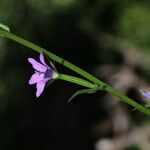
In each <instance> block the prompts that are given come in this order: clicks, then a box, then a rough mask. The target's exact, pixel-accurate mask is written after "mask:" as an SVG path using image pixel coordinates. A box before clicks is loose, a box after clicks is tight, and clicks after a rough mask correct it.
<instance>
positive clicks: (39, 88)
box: [36, 80, 46, 97]
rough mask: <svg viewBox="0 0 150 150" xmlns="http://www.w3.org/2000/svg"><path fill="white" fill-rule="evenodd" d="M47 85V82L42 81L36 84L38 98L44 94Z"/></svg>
mask: <svg viewBox="0 0 150 150" xmlns="http://www.w3.org/2000/svg"><path fill="white" fill-rule="evenodd" d="M45 84H46V81H45V80H42V81H40V82H38V83H37V84H36V88H37V91H36V97H39V96H40V95H41V94H42V92H43V91H44V87H45Z"/></svg>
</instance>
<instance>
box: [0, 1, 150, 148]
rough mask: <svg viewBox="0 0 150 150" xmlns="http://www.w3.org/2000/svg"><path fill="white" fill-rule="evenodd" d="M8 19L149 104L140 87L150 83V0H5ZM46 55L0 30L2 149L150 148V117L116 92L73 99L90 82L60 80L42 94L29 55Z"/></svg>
mask: <svg viewBox="0 0 150 150" xmlns="http://www.w3.org/2000/svg"><path fill="white" fill-rule="evenodd" d="M0 22H1V23H4V24H6V25H9V27H10V30H11V32H12V33H15V34H16V35H18V36H20V37H23V38H25V39H27V40H29V41H31V42H34V43H36V44H38V45H40V46H41V47H43V48H45V49H47V50H49V51H51V52H54V53H55V54H57V55H58V56H61V57H63V58H65V59H66V60H68V61H70V62H72V63H73V64H75V65H77V66H79V67H81V68H83V69H85V70H86V71H88V72H90V73H92V74H93V75H95V76H97V77H98V78H100V79H102V80H103V81H105V82H107V83H108V84H110V85H112V86H113V87H115V88H117V89H119V90H120V91H122V92H123V93H125V94H127V95H128V96H130V97H131V98H133V99H134V100H136V101H138V102H139V103H142V104H145V103H148V101H147V100H145V99H143V98H142V97H141V96H140V94H139V92H138V91H139V87H146V88H149V86H148V83H149V82H150V78H149V76H150V67H149V66H150V65H149V64H150V53H149V52H150V51H149V49H150V2H149V0H143V1H142V2H141V1H140V0H132V1H130V0H125V1H120V0H109V1H107V0H0ZM38 56H39V54H38V53H36V52H34V51H32V50H30V49H28V48H26V47H24V46H21V45H19V44H17V43H15V42H13V41H9V40H7V39H5V38H3V37H0V149H1V150H8V149H11V150H48V149H51V150H149V148H150V141H149V139H148V137H149V136H150V132H149V131H150V128H149V123H150V122H149V117H147V116H145V115H144V114H142V113H141V112H139V111H132V110H133V108H132V107H130V106H128V105H126V104H123V103H122V102H120V101H119V100H118V99H117V98H116V97H113V96H111V95H109V94H108V93H105V92H99V93H95V94H92V95H81V96H78V97H76V98H75V99H74V100H73V101H72V102H70V103H68V102H67V100H68V99H69V98H70V97H71V96H72V94H73V93H74V92H75V91H77V90H79V89H82V88H83V87H80V86H78V85H74V84H71V83H67V82H64V81H60V80H58V81H56V82H54V83H53V84H52V85H51V86H49V87H47V88H45V90H44V93H43V94H42V95H41V96H40V97H39V98H36V97H35V86H30V85H28V80H29V79H30V76H31V75H32V73H33V69H32V67H31V65H30V64H29V63H28V61H27V59H28V57H34V58H36V59H38ZM55 65H56V68H57V70H58V71H59V72H62V73H67V74H72V75H75V76H78V75H77V74H75V73H73V72H72V71H70V70H68V69H66V68H64V67H62V66H61V65H59V64H57V63H55ZM137 137H140V138H137Z"/></svg>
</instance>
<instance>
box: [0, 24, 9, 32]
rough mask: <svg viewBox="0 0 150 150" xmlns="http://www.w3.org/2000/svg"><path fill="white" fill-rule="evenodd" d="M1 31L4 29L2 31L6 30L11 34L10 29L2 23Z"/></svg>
mask: <svg viewBox="0 0 150 150" xmlns="http://www.w3.org/2000/svg"><path fill="white" fill-rule="evenodd" d="M0 29H2V30H4V31H7V32H10V29H9V27H8V26H6V25H4V24H2V23H0Z"/></svg>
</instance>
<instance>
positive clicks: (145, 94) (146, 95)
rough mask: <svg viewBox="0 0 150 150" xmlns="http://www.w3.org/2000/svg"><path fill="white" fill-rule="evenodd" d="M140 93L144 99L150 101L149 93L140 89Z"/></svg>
mask: <svg viewBox="0 0 150 150" xmlns="http://www.w3.org/2000/svg"><path fill="white" fill-rule="evenodd" d="M140 93H141V94H142V95H143V96H144V97H145V98H148V99H150V92H148V91H146V90H144V89H141V90H140Z"/></svg>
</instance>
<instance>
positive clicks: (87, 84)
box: [59, 74, 97, 89]
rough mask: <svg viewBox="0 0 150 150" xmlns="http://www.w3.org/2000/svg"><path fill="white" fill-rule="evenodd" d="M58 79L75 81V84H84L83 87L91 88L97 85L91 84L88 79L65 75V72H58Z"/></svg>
mask: <svg viewBox="0 0 150 150" xmlns="http://www.w3.org/2000/svg"><path fill="white" fill-rule="evenodd" d="M59 79H61V80H64V81H68V82H72V83H75V84H78V85H81V86H85V87H87V88H91V89H93V88H97V85H95V84H92V83H91V82H89V81H86V80H84V79H81V78H77V77H74V76H70V75H66V74H59Z"/></svg>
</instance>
